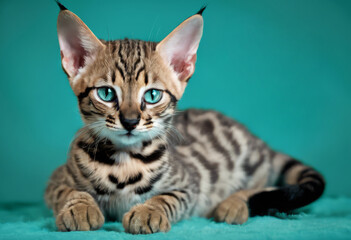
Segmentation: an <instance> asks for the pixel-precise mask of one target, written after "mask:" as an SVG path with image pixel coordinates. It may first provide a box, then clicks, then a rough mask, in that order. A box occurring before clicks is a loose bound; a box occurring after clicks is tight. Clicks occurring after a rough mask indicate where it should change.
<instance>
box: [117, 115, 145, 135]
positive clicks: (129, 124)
mask: <svg viewBox="0 0 351 240" xmlns="http://www.w3.org/2000/svg"><path fill="white" fill-rule="evenodd" d="M119 120H120V121H121V124H122V126H123V127H124V128H125V129H126V130H127V131H129V132H131V131H132V130H133V129H134V128H136V126H137V125H138V123H139V122H140V116H139V117H138V118H132V119H128V118H125V117H124V115H123V114H120V115H119Z"/></svg>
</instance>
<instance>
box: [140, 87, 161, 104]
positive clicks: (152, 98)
mask: <svg viewBox="0 0 351 240" xmlns="http://www.w3.org/2000/svg"><path fill="white" fill-rule="evenodd" d="M161 98H162V91H161V90H157V89H150V90H148V91H147V92H146V93H145V94H144V99H145V102H147V103H151V104H154V103H157V102H159V101H160V100H161Z"/></svg>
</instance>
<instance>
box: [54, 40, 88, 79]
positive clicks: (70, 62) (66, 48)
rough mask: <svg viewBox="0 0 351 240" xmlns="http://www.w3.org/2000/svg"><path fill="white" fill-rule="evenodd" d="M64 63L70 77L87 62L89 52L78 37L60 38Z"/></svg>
mask: <svg viewBox="0 0 351 240" xmlns="http://www.w3.org/2000/svg"><path fill="white" fill-rule="evenodd" d="M59 41H60V47H61V58H62V65H63V67H64V69H65V71H66V72H67V73H68V75H69V76H70V77H73V76H75V75H76V74H77V73H78V69H79V68H81V67H83V66H84V64H85V57H86V55H87V54H88V52H87V51H86V50H85V49H84V48H83V47H82V44H81V43H80V41H79V39H78V38H76V37H65V38H60V37H59Z"/></svg>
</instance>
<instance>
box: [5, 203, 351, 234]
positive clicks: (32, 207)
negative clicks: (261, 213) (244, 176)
mask: <svg viewBox="0 0 351 240" xmlns="http://www.w3.org/2000/svg"><path fill="white" fill-rule="evenodd" d="M0 239H35V240H39V239H45V240H53V239H74V240H80V239H84V240H88V239H89V240H92V239H109V240H111V239H177V240H180V239H216V240H222V239H237V240H239V239H259V240H263V239H298V240H302V239H318V240H321V239H328V240H329V239H330V240H332V239H333V240H334V239H351V198H345V197H344V198H342V197H341V198H326V197H324V198H322V199H320V200H319V201H317V202H316V203H314V204H312V205H310V206H308V207H306V208H304V209H301V210H300V211H299V212H297V213H296V214H291V215H286V214H279V215H277V216H276V217H271V216H265V217H253V218H250V219H249V221H248V222H247V223H245V224H244V225H241V226H233V225H228V224H225V223H215V222H213V221H212V220H208V219H203V218H192V219H189V220H184V221H181V222H179V223H177V224H174V225H173V226H172V229H171V231H170V232H168V233H156V234H153V235H131V234H126V233H125V232H124V229H123V227H122V225H121V223H117V222H108V223H105V225H104V226H103V228H102V229H100V230H98V231H93V232H66V233H61V232H57V230H56V227H55V221H54V218H53V216H52V213H51V212H50V211H49V210H47V209H46V207H45V206H44V204H1V205H0Z"/></svg>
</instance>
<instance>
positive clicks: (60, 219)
mask: <svg viewBox="0 0 351 240" xmlns="http://www.w3.org/2000/svg"><path fill="white" fill-rule="evenodd" d="M69 176H70V175H69V174H68V172H67V166H62V167H60V168H58V169H57V170H56V171H55V172H54V174H53V175H52V177H51V180H50V182H49V184H48V187H47V189H46V191H45V200H46V203H47V204H48V206H50V207H51V208H52V209H53V210H54V214H55V216H56V226H57V228H58V230H59V231H88V230H96V229H99V228H100V227H101V226H102V225H103V223H104V221H105V220H104V216H103V214H102V212H101V210H100V208H99V206H98V205H97V203H96V202H95V200H94V198H93V197H92V196H91V195H90V194H89V193H87V192H83V191H77V190H76V189H74V188H73V187H71V186H72V185H73V184H70V186H69V185H68V184H67V183H70V181H69V180H70V177H69Z"/></svg>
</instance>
